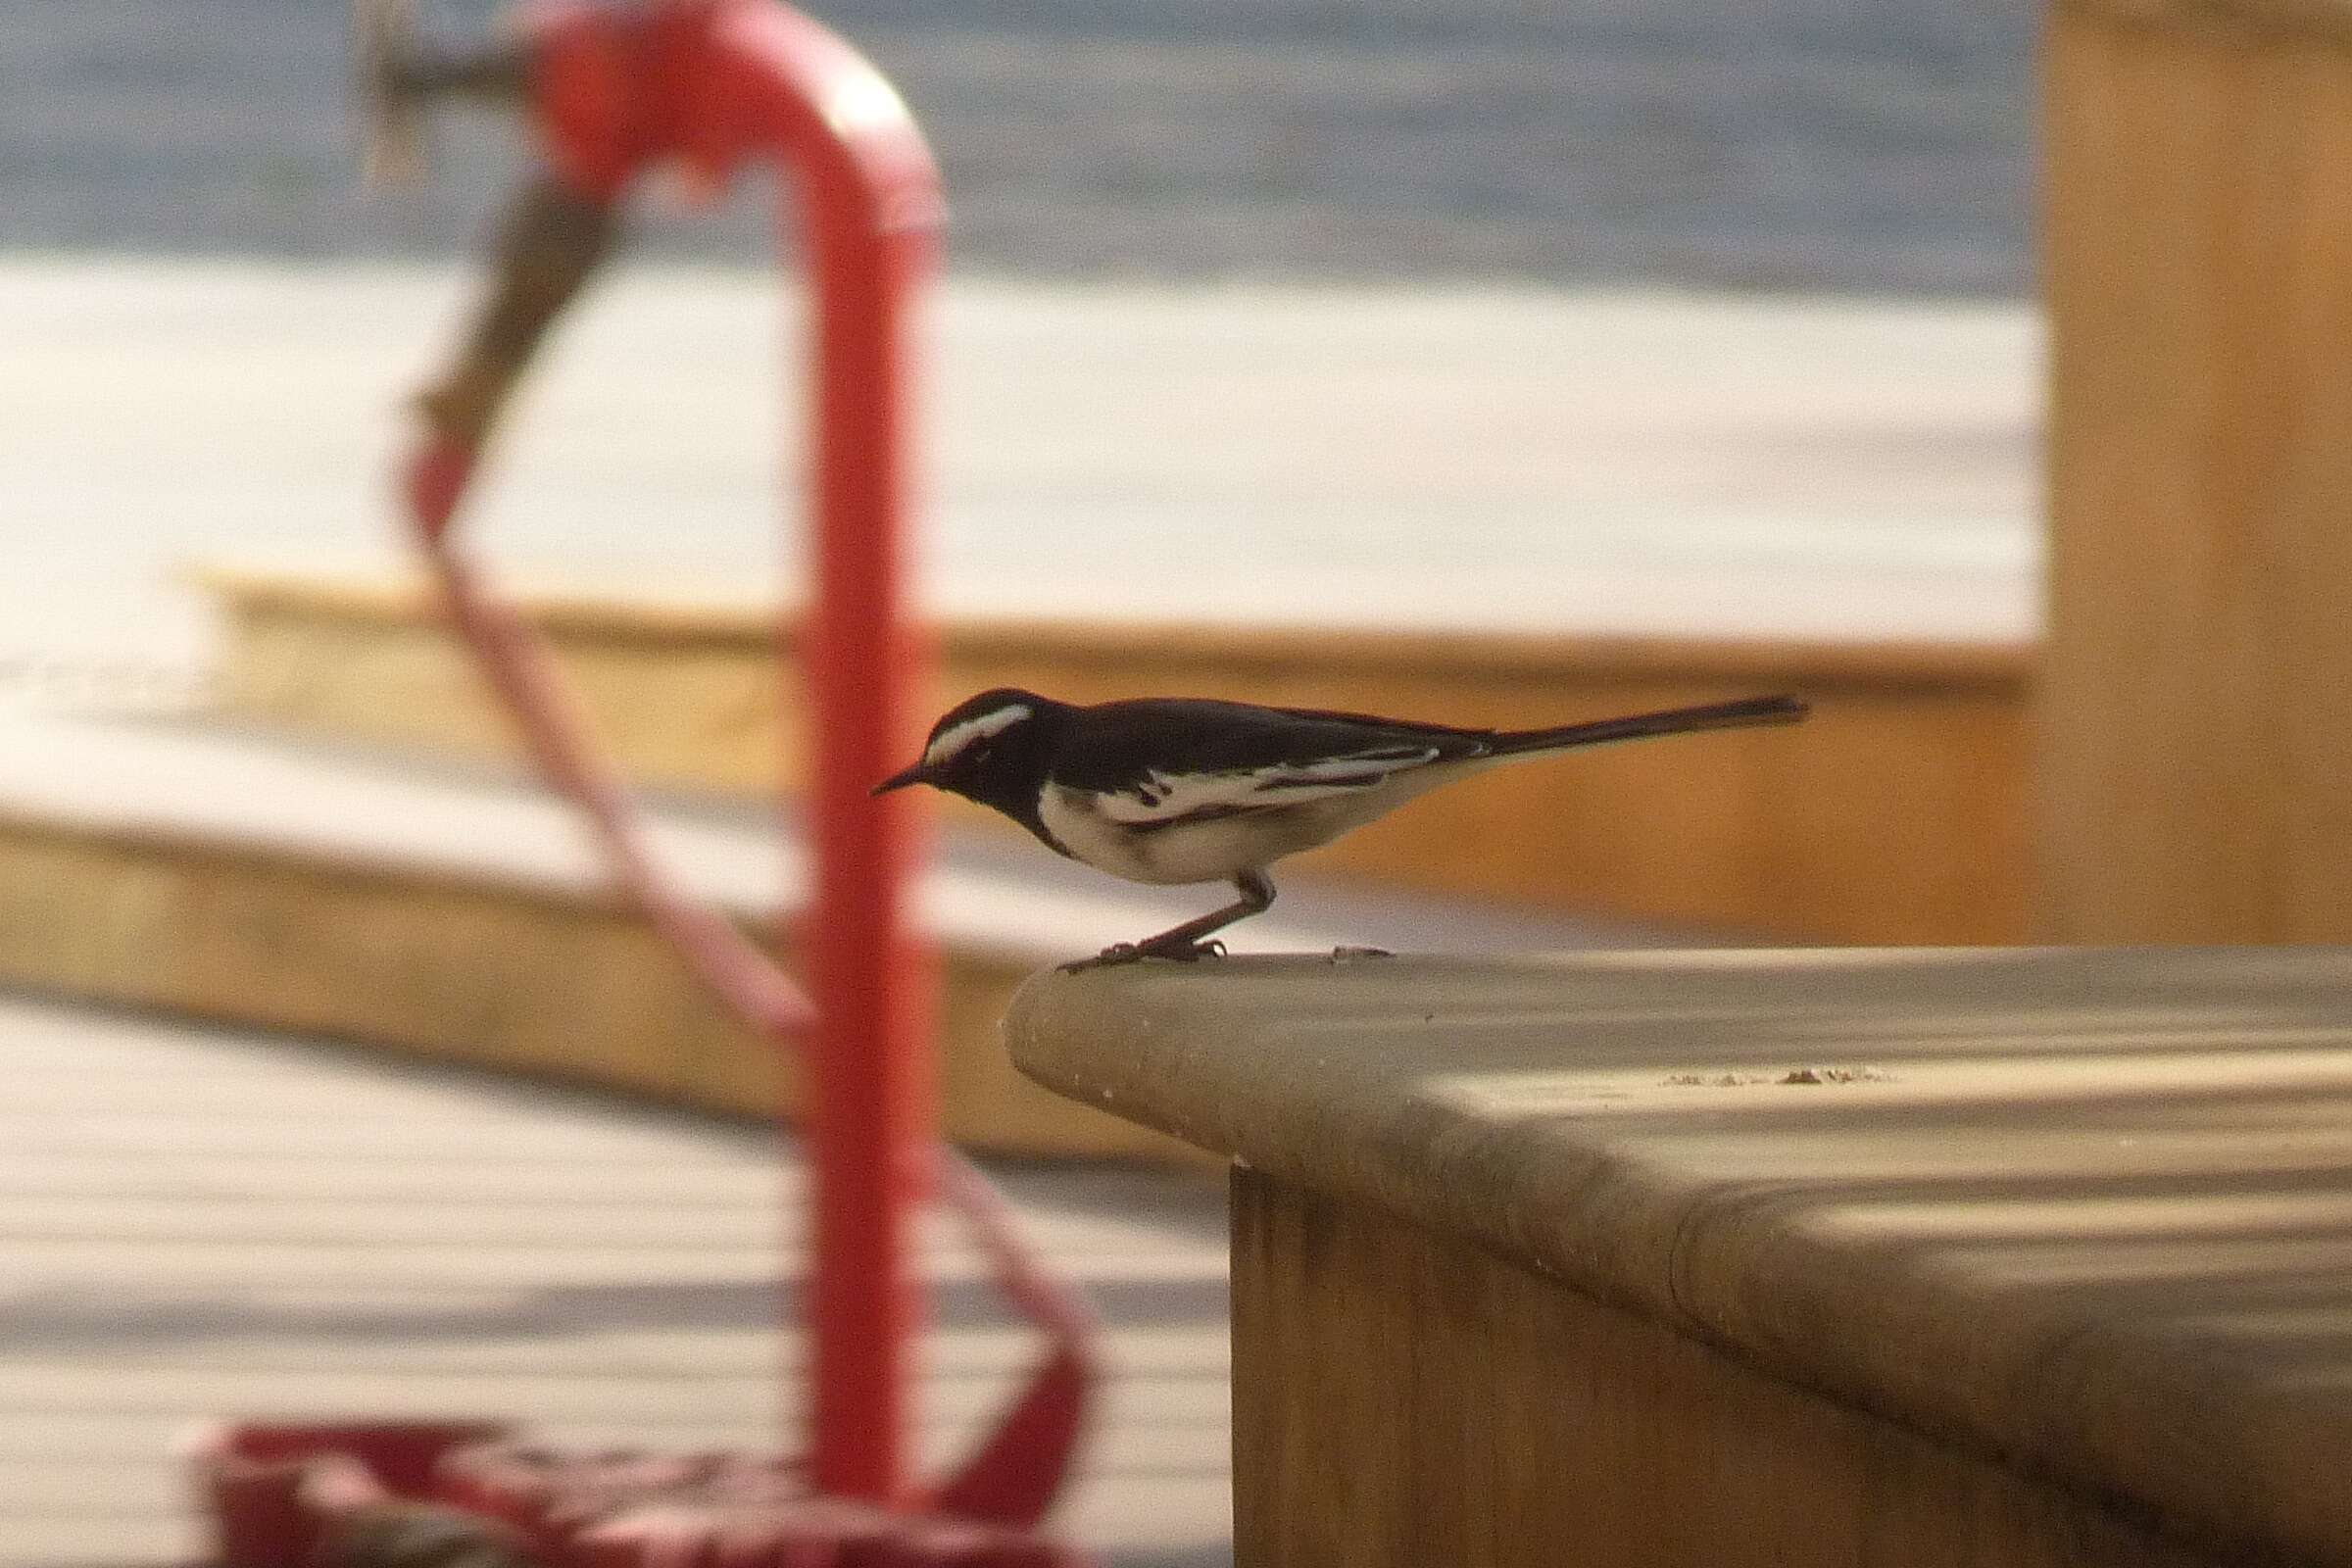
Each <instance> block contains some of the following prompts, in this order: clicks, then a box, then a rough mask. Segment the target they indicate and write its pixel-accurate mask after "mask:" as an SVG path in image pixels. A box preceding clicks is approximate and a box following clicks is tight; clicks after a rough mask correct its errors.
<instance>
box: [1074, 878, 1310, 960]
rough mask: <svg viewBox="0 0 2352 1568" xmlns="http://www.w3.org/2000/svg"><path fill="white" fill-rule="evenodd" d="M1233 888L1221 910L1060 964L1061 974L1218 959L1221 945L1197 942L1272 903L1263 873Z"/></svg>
mask: <svg viewBox="0 0 2352 1568" xmlns="http://www.w3.org/2000/svg"><path fill="white" fill-rule="evenodd" d="M1233 887H1234V891H1235V892H1237V893H1239V894H1240V895H1241V897H1240V898H1238V899H1236V900H1235V901H1234V902H1233V903H1231V904H1228V905H1226V906H1225V907H1223V908H1221V909H1211V910H1210V911H1209V912H1208V913H1206V914H1204V915H1202V916H1201V917H1200V918H1199V919H1197V920H1187V921H1185V922H1184V924H1182V925H1180V926H1173V927H1170V928H1169V929H1168V930H1165V931H1162V932H1161V933H1160V934H1159V935H1157V936H1155V937H1146V938H1144V940H1143V941H1141V942H1120V943H1114V944H1113V945H1112V946H1110V947H1107V948H1104V949H1103V951H1102V952H1101V953H1098V954H1096V955H1095V956H1093V957H1091V958H1081V959H1079V960H1078V961H1077V962H1076V963H1065V964H1063V965H1062V966H1061V967H1062V972H1063V973H1064V974H1075V973H1077V972H1078V971H1079V970H1081V969H1095V968H1100V967H1102V966H1103V965H1105V964H1112V963H1134V962H1136V961H1137V960H1139V959H1143V958H1170V959H1173V960H1175V961H1176V962H1178V963H1191V962H1192V961H1193V960H1195V959H1196V958H1214V957H1222V956H1224V953H1225V944H1224V943H1222V942H1204V941H1202V940H1201V939H1202V938H1203V937H1206V936H1209V935H1210V934H1212V933H1214V932H1218V931H1222V930H1224V929H1225V928H1226V927H1227V926H1229V925H1231V924H1233V923H1234V922H1235V921H1236V920H1247V919H1248V918H1250V916H1251V915H1253V914H1260V913H1263V912H1264V911H1265V909H1266V907H1268V906H1270V905H1271V904H1273V902H1274V884H1273V883H1271V882H1269V881H1267V880H1266V874H1265V873H1264V872H1263V871H1244V872H1243V873H1242V874H1241V875H1240V876H1237V877H1235V878H1234V879H1233Z"/></svg>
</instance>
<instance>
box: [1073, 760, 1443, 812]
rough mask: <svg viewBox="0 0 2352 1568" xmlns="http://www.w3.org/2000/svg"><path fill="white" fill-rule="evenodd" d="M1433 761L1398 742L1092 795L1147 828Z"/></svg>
mask: <svg viewBox="0 0 2352 1568" xmlns="http://www.w3.org/2000/svg"><path fill="white" fill-rule="evenodd" d="M1436 760H1438V749H1437V748H1436V747H1434V746H1414V747H1401V746H1397V747H1389V748H1386V749H1383V750H1379V751H1369V752H1358V753H1354V754H1352V755H1350V756H1348V757H1327V758H1323V759H1320V760H1316V761H1312V762H1277V763H1271V764H1268V765H1265V766H1262V767H1252V768H1239V769H1235V770H1233V771H1231V772H1223V773H1163V772H1152V773H1150V774H1147V775H1146V776H1145V777H1143V778H1142V779H1139V780H1138V781H1136V782H1135V783H1134V784H1133V785H1131V786H1129V787H1128V788H1126V789H1124V790H1113V791H1109V792H1107V793H1105V794H1103V795H1100V796H1098V797H1096V800H1097V804H1098V806H1099V809H1101V810H1102V812H1103V815H1104V816H1107V817H1109V818H1110V819H1111V820H1112V821H1114V822H1124V823H1127V824H1128V825H1130V826H1133V827H1150V826H1153V825H1155V824H1166V823H1175V822H1183V821H1198V820H1200V819H1201V818H1203V817H1208V816H1232V815H1237V814H1239V813H1241V812H1244V811H1262V810H1268V809H1274V808H1277V807H1285V806H1303V805H1305V804H1306V803H1307V802H1309V801H1320V800H1328V799H1330V798H1331V797H1333V796H1335V795H1350V794H1353V793H1354V792H1356V791H1358V790H1365V789H1370V788H1371V787H1372V786H1374V785H1376V784H1383V783H1386V782H1387V781H1388V779H1389V778H1390V776H1391V775H1392V774H1395V773H1399V772H1402V771H1403V770H1404V769H1406V768H1412V767H1423V766H1426V765H1427V764H1429V763H1431V762H1434V761H1436Z"/></svg>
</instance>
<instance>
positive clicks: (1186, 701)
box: [1053, 697, 1494, 792]
mask: <svg viewBox="0 0 2352 1568" xmlns="http://www.w3.org/2000/svg"><path fill="white" fill-rule="evenodd" d="M1493 748H1494V732H1493V731H1490V730H1474V729H1456V728H1453V727H1450V726H1448V725H1444V724H1420V723H1414V722H1412V721H1411V720H1405V719H1393V718H1380V717H1377V716H1374V715H1372V714H1369V713H1348V712H1338V711H1330V710H1325V709H1314V708H1261V707H1257V706H1256V705H1254V704H1250V703H1228V702H1219V701H1217V700H1216V699H1214V698H1206V697H1148V698H1137V699H1132V700H1130V701H1126V702H1116V703H1103V704H1102V705H1101V706H1099V707H1096V708H1092V709H1088V710H1087V711H1086V718H1085V722H1084V724H1083V726H1082V727H1081V728H1078V729H1074V730H1072V731H1071V732H1070V733H1069V734H1068V736H1067V737H1066V738H1065V744H1063V745H1062V746H1061V747H1060V748H1059V749H1058V750H1057V751H1056V753H1055V755H1054V761H1053V772H1054V778H1055V779H1056V780H1057V781H1058V782H1060V783H1062V784H1066V785H1068V786H1070V787H1071V788H1073V789H1081V790H1092V791H1103V792H1111V791H1118V790H1124V789H1127V788H1130V787H1131V786H1133V785H1135V784H1138V783H1140V782H1142V781H1144V780H1145V779H1146V778H1148V777H1149V776H1150V775H1151V774H1152V772H1153V771H1154V770H1155V769H1156V770H1160V771H1167V770H1169V767H1170V760H1171V759H1181V766H1180V770H1181V771H1185V772H1193V773H1242V772H1249V771H1250V770H1252V769H1257V768H1276V767H1284V766H1296V765H1301V764H1305V763H1309V762H1315V761H1319V760H1324V759H1327V758H1336V757H1355V756H1361V755H1364V754H1366V753H1375V752H1380V751H1386V750H1403V749H1409V750H1411V751H1414V752H1428V751H1430V750H1433V749H1434V750H1435V751H1436V752H1437V754H1438V756H1437V759H1435V760H1451V759H1455V758H1472V757H1483V756H1485V755H1487V753H1488V752H1490V751H1492V750H1493Z"/></svg>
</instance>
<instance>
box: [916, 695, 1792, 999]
mask: <svg viewBox="0 0 2352 1568" xmlns="http://www.w3.org/2000/svg"><path fill="white" fill-rule="evenodd" d="M1808 711H1809V710H1808V708H1807V706H1806V704H1805V703H1804V702H1803V701H1802V700H1800V699H1798V698H1795V697H1790V696H1777V697H1750V698H1742V699H1740V700H1739V701H1736V702H1727V703H1712V704H1708V705H1705V706H1702V707H1696V708H1673V709H1667V710H1664V711H1658V712H1649V713H1635V714H1631V715H1629V716H1626V717H1621V718H1602V719H1588V720H1584V721H1581V722H1578V723H1572V724H1559V725H1554V726H1552V727H1550V728H1546V729H1523V730H1496V729H1476V728H1463V727H1458V726H1455V725H1449V724H1427V723H1420V722H1416V721H1414V720H1410V719H1397V718H1380V717H1376V716H1374V715H1372V714H1369V713H1349V712H1335V711H1325V710H1322V709H1313V708H1266V707H1260V706H1259V705H1257V704H1254V703H1237V702H1226V701H1221V700H1217V699H1212V698H1201V697H1146V698H1129V699H1125V700H1122V701H1118V702H1107V703H1095V704H1081V703H1063V702H1056V701H1054V699H1052V698H1050V697H1041V696H1039V695H1038V694H1037V693H1035V692H1030V691H1023V690H1021V689H1020V688H1019V687H1014V686H1000V687H997V688H995V689H993V690H990V691H984V692H981V693H979V694H978V695H977V696H974V697H970V698H966V699H965V700H964V701H963V702H960V703H958V704H956V706H955V707H954V708H952V709H950V710H949V711H947V712H946V713H945V714H943V715H942V716H941V717H940V719H939V721H938V722H937V723H935V724H933V725H932V726H931V732H930V735H929V737H928V739H927V740H926V742H925V744H924V747H923V755H922V757H921V758H920V759H919V760H916V761H915V762H913V763H912V764H911V765H909V766H907V767H905V768H902V769H900V770H899V771H898V772H896V773H893V774H892V775H891V776H890V777H888V778H886V779H884V780H882V782H881V783H879V784H877V785H875V786H874V789H873V793H874V794H876V795H887V794H889V793H890V792H892V791H893V790H902V789H906V788H907V787H908V786H910V785H915V784H927V785H929V786H931V787H932V788H933V789H938V790H945V791H947V792H948V793H949V794H952V795H960V796H962V797H963V798H964V799H965V800H968V801H976V802H978V803H979V804H980V805H982V806H986V807H989V808H992V809H995V810H997V811H1000V812H1002V813H1004V814H1005V816H1008V817H1010V818H1011V819H1012V820H1013V821H1015V822H1018V823H1019V824H1020V825H1021V826H1022V827H1025V828H1027V829H1028V830H1029V831H1030V833H1032V834H1033V835H1035V836H1036V837H1037V839H1038V840H1039V842H1041V843H1043V844H1044V845H1045V846H1046V848H1048V849H1050V850H1052V851H1054V853H1055V854H1056V855H1060V856H1064V857H1066V858H1070V859H1073V860H1078V861H1081V862H1083V863H1084V864H1087V865H1090V866H1093V867H1094V868H1095V869H1096V870H1098V871H1105V872H1108V873H1109V874H1110V875H1112V876H1115V877H1122V878H1124V879H1126V880H1127V881H1130V882H1144V883H1155V884H1192V883H1212V882H1229V883H1231V884H1232V886H1233V889H1234V892H1235V893H1236V894H1237V895H1239V897H1238V898H1236V900H1235V901H1234V902H1233V903H1231V904H1228V905H1226V906H1224V907H1221V908H1217V909H1213V910H1211V911H1210V912H1208V913H1206V914H1203V915H1201V916H1200V917H1199V918H1198V919H1193V920H1187V921H1185V922H1184V923H1183V924H1182V925H1178V926H1174V927H1171V928H1170V929H1168V930H1166V931H1162V932H1160V933H1158V934H1157V935H1155V936H1150V937H1146V938H1144V939H1143V940H1142V941H1139V942H1120V943H1114V944H1113V945H1111V946H1110V947H1107V948H1104V949H1103V951H1102V952H1101V953H1100V954H1098V955H1096V956H1094V957H1092V958H1087V959H1081V960H1079V961H1078V962H1076V963H1072V964H1067V965H1064V967H1065V968H1067V969H1084V968H1091V967H1094V966H1096V965H1103V964H1118V963H1131V962H1135V961H1137V960H1140V959H1145V958H1165V959H1173V960H1176V961H1179V962H1189V961H1192V960H1196V959H1200V958H1205V957H1211V956H1221V955H1222V954H1223V953H1224V951H1225V948H1224V944H1223V943H1221V942H1218V941H1215V940H1214V937H1215V934H1216V933H1217V932H1219V931H1222V930H1224V929H1225V928H1226V927H1228V926H1230V925H1233V924H1234V923H1235V922H1237V921H1240V920H1244V919H1247V918H1248V917H1250V915H1253V914H1258V913H1262V912H1263V911H1264V910H1265V909H1266V908H1268V907H1270V906H1271V905H1272V904H1273V902H1274V884H1273V882H1272V881H1271V880H1269V879H1268V877H1267V874H1266V871H1267V867H1269V866H1271V865H1272V864H1273V863H1274V862H1275V861H1277V860H1280V859H1282V858H1285V857H1286V856H1291V855H1296V854H1299V852H1300V851H1302V850H1311V849H1314V848H1317V847H1318V846H1321V845H1324V844H1328V843H1330V842H1331V841H1332V840H1333V839H1336V838H1338V837H1340V835H1342V834H1343V833H1346V832H1348V831H1349V830H1350V829H1353V828H1358V827H1361V826H1363V825H1364V824H1365V823H1367V822H1370V821H1372V820H1374V819H1375V818H1377V817H1381V816H1385V815H1387V814H1388V813H1389V812H1390V811H1393V810H1395V809H1397V807H1399V806H1402V805H1404V804H1405V803H1406V802H1407V801H1410V800H1412V799H1413V798H1414V797H1416V796H1419V795H1423V794H1426V793H1428V792H1429V791H1431V790H1433V789H1436V788H1438V787H1439V786H1441V785H1445V784H1450V783H1452V782H1453V781H1454V780H1456V779H1460V778H1466V777H1468V776H1469V775H1471V774H1473V773H1478V772H1483V771H1485V770H1486V769H1488V768H1491V767H1497V766H1500V765H1502V764H1503V763H1506V762H1516V761H1521V760H1526V759H1529V758H1536V757H1544V756H1549V755H1551V754H1552V753H1555V752H1565V751H1572V750H1576V749H1578V748H1582V747H1587V746H1600V745H1606V744H1608V743H1611V742H1615V741H1630V740H1640V739H1644V738H1646V737H1649V736H1653V735H1680V734H1685V733H1688V732H1691V731H1694V730H1708V729H1734V728H1742V727H1746V726H1750V725H1758V724H1790V723H1794V722H1796V721H1797V720H1799V719H1801V718H1803V717H1804V716H1805V715H1806V713H1807V712H1808Z"/></svg>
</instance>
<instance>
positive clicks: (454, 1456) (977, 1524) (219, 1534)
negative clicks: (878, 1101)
mask: <svg viewBox="0 0 2352 1568" xmlns="http://www.w3.org/2000/svg"><path fill="white" fill-rule="evenodd" d="M190 1460H191V1464H192V1467H193V1470H194V1480H195V1484H196V1490H197V1494H198V1495H199V1497H200V1498H201V1499H202V1501H203V1502H204V1503H205V1504H207V1505H208V1506H209V1507H210V1509H211V1513H212V1519H213V1525H214V1530H215V1543H216V1546H215V1550H216V1557H215V1561H217V1562H218V1563H220V1564H221V1565H222V1568H322V1565H332V1564H350V1565H357V1564H362V1563H370V1562H376V1563H387V1564H388V1563H393V1562H397V1561H402V1560H405V1558H406V1556H407V1555H408V1553H409V1552H410V1551H412V1550H415V1549H421V1547H422V1546H423V1544H425V1543H427V1542H429V1543H430V1544H431V1546H432V1549H433V1550H434V1551H435V1553H436V1554H438V1553H441V1552H446V1551H447V1550H448V1549H449V1547H450V1545H451V1544H453V1543H457V1542H463V1543H464V1544H465V1545H466V1547H467V1548H468V1551H467V1556H466V1560H467V1561H481V1562H492V1561H496V1562H507V1563H515V1564H539V1565H544V1568H1087V1564H1088V1562H1089V1561H1090V1559H1089V1558H1088V1557H1087V1556H1086V1555H1085V1554H1084V1553H1082V1552H1080V1551H1078V1550H1076V1549H1075V1548H1073V1547H1070V1546H1067V1545H1064V1544H1061V1543H1059V1542H1056V1541H1053V1540H1050V1539H1048V1538H1046V1537H1044V1536H1040V1535H1038V1534H1035V1533H1034V1532H1031V1531H1028V1530H1024V1529H1020V1528H1017V1527H1013V1526H1007V1525H1000V1524H992V1523H989V1522H987V1521H985V1520H977V1519H964V1518H958V1517H956V1516H953V1515H946V1514H911V1513H899V1512H892V1511H890V1510H888V1509H885V1508H883V1507H881V1506H879V1505H877V1504H873V1503H869V1502H864V1501H859V1500H857V1499H854V1498H844V1497H824V1496H817V1495H812V1494H810V1493H809V1485H808V1479H807V1475H806V1471H805V1467H804V1466H803V1465H802V1464H801V1463H800V1462H799V1461H796V1460H791V1459H782V1458H768V1457H756V1456H749V1455H742V1454H728V1453H698V1454H683V1455H676V1456H663V1455H657V1454H648V1453H640V1452H637V1451H634V1450H625V1449H623V1450H614V1449H608V1450H604V1451H600V1452H595V1453H570V1452H564V1451H562V1450H559V1449H553V1448H547V1447H541V1446H532V1445H529V1444H524V1443H518V1442H515V1441H513V1440H512V1437H511V1430H510V1429H508V1428H506V1427H504V1426H501V1425H500V1424H498V1423H495V1422H471V1421H446V1422H402V1421H383V1422H353V1423H346V1424H333V1425H324V1424H283V1425H270V1424H255V1425H246V1426H235V1427H216V1428H212V1429H209V1430H207V1431H206V1432H204V1433H203V1434H201V1435H200V1436H199V1438H198V1440H197V1442H196V1443H195V1445H194V1446H193V1451H192V1453H191V1455H190Z"/></svg>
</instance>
